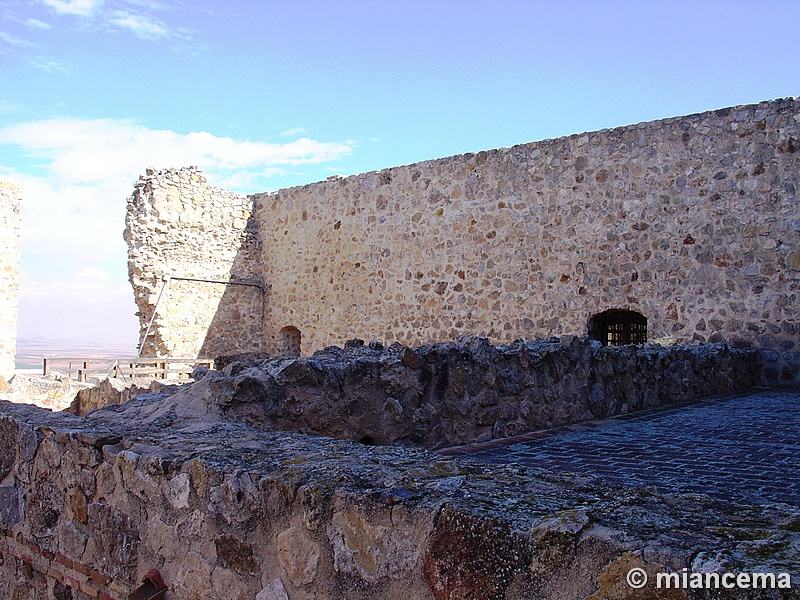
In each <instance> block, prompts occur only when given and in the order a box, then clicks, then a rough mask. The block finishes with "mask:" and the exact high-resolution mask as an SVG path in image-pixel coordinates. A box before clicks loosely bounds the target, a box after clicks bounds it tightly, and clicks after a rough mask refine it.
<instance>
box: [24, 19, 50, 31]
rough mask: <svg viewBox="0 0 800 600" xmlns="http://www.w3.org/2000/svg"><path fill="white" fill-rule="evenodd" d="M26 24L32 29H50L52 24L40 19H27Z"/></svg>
mask: <svg viewBox="0 0 800 600" xmlns="http://www.w3.org/2000/svg"><path fill="white" fill-rule="evenodd" d="M25 25H27V26H28V27H30V28H31V29H50V24H49V23H45V22H44V21H40V20H39V19H33V18H31V19H25Z"/></svg>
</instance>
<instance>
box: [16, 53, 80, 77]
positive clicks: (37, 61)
mask: <svg viewBox="0 0 800 600" xmlns="http://www.w3.org/2000/svg"><path fill="white" fill-rule="evenodd" d="M25 62H27V63H28V64H29V65H30V66H32V67H34V68H35V69H40V70H42V71H44V72H45V73H50V74H52V75H58V74H60V75H68V74H69V73H70V72H71V71H72V69H71V68H70V66H69V65H68V64H67V63H65V62H63V61H60V60H58V59H57V58H52V57H48V56H29V57H27V58H26V59H25Z"/></svg>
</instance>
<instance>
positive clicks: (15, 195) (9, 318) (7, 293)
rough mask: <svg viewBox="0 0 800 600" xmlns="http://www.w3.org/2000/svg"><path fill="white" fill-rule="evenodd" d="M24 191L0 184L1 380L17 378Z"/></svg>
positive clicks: (5, 183)
mask: <svg viewBox="0 0 800 600" xmlns="http://www.w3.org/2000/svg"><path fill="white" fill-rule="evenodd" d="M21 211H22V192H21V190H19V189H17V188H16V187H14V186H13V185H11V184H10V183H8V182H4V181H0V377H3V378H5V379H10V378H11V376H12V375H14V356H15V354H16V346H17V294H18V290H19V258H20V221H21V214H20V213H21Z"/></svg>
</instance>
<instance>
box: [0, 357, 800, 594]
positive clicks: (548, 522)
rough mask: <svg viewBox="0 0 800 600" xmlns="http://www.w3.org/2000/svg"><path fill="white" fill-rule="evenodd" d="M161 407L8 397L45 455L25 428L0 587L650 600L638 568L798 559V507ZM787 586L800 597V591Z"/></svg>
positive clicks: (734, 566) (9, 477)
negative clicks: (146, 580)
mask: <svg viewBox="0 0 800 600" xmlns="http://www.w3.org/2000/svg"><path fill="white" fill-rule="evenodd" d="M431 354H432V353H431V352H428V353H424V356H425V357H429V356H431ZM425 360H426V361H427V358H425ZM428 364H432V363H428ZM209 379H211V380H212V381H213V379H214V376H213V375H211V376H210V377H209ZM205 381H206V380H205V379H204V380H203V381H202V382H200V383H198V384H196V385H198V386H201V384H203V383H204V382H205ZM205 385H207V386H208V385H209V384H208V383H206V384H205ZM464 385H465V386H467V387H469V385H470V382H469V380H467V381H465V382H464ZM173 397H174V396H173ZM147 403H152V404H158V403H159V400H158V399H157V398H153V397H152V396H151V397H149V398H147V397H145V398H144V399H142V398H141V397H140V398H135V399H132V400H131V401H130V402H128V403H126V404H124V405H119V406H113V407H108V408H106V409H102V410H99V411H95V412H94V413H92V416H91V417H90V418H81V417H77V416H74V415H70V414H66V413H53V412H50V411H46V410H42V409H39V408H36V407H33V406H28V405H19V404H14V403H8V402H0V417H2V420H5V421H12V422H13V423H14V424H15V429H16V431H17V432H19V431H20V430H21V429H26V430H32V431H34V432H35V435H36V436H37V437H39V439H40V442H39V444H38V446H37V450H36V452H35V453H31V452H29V451H22V450H21V446H22V443H21V442H20V439H21V436H19V434H18V433H17V434H16V437H13V436H12V439H16V440H17V446H18V447H17V448H14V447H13V445H12V447H11V450H12V452H13V455H14V456H15V457H22V456H25V457H26V458H25V459H24V461H25V462H26V463H28V464H29V468H28V469H27V471H28V472H29V473H30V474H31V480H30V481H29V482H25V481H23V480H22V479H21V478H20V477H19V476H18V473H19V472H21V471H22V470H23V469H21V468H20V465H19V464H16V463H15V464H14V465H13V466H12V467H11V469H10V470H9V471H8V473H7V474H6V475H5V477H4V479H3V480H2V481H0V488H11V487H15V488H16V489H17V490H18V494H19V496H18V497H19V498H20V502H21V504H22V506H23V511H22V517H23V518H22V519H21V520H19V521H18V522H16V523H14V524H11V525H9V524H7V523H3V524H2V528H3V529H4V531H3V532H2V533H3V534H2V535H0V555H2V557H3V559H2V560H3V563H2V564H0V592H4V591H6V590H8V592H9V594H8V595H9V596H10V597H14V594H18V595H20V594H21V595H23V597H25V596H24V594H28V595H29V596H30V597H37V598H38V597H48V596H47V594H48V593H49V592H48V590H52V589H54V588H53V586H54V583H53V582H54V581H55V579H54V577H53V573H62V574H63V573H74V572H75V571H77V572H79V573H82V572H83V571H86V572H94V575H93V579H92V581H93V582H94V583H93V585H96V586H98V588H99V589H103V590H105V591H106V593H107V594H108V595H109V596H111V597H127V595H128V593H129V592H130V589H132V588H133V587H135V585H137V584H138V582H139V581H140V580H141V577H142V575H143V574H144V573H145V572H146V571H147V570H149V569H150V568H154V567H156V568H158V569H159V571H160V572H161V574H162V575H163V577H164V580H165V581H166V582H167V584H168V585H169V588H170V595H172V596H174V597H175V598H204V599H206V598H208V599H210V600H222V599H223V598H224V599H227V598H230V597H245V598H254V597H260V598H284V597H289V598H295V597H297V598H304V597H316V598H319V599H320V600H326V599H337V600H338V599H340V598H353V599H355V598H358V599H360V600H361V599H363V600H371V599H375V600H377V599H379V598H419V599H420V600H423V599H431V598H448V599H452V600H455V599H456V598H461V599H466V598H470V599H472V598H495V597H504V598H506V599H507V600H521V599H523V598H524V599H530V598H559V597H561V598H584V597H589V596H592V595H593V594H595V595H596V597H597V598H605V597H608V598H614V597H620V598H622V597H642V598H648V597H659V596H657V595H655V594H651V595H649V596H648V595H646V594H645V595H641V596H633V595H630V596H626V595H625V594H626V589H625V583H624V577H625V575H626V573H627V570H628V569H629V568H630V567H632V566H640V565H641V566H642V568H644V569H646V570H647V572H648V573H651V572H655V571H656V570H664V569H665V568H666V569H669V570H677V571H680V570H681V569H683V568H695V567H696V568H710V566H711V565H713V564H719V565H721V566H724V568H725V569H730V570H737V571H754V570H761V571H764V570H766V571H772V572H782V571H789V572H792V573H796V572H798V569H799V568H800V564H799V563H798V556H800V554H798V551H797V549H798V548H799V547H800V528H798V527H797V523H798V521H799V520H800V516H799V515H800V508H799V507H797V506H793V505H789V504H783V505H780V504H777V505H769V506H751V505H743V504H734V503H729V502H723V501H720V500H715V499H713V498H711V497H708V496H702V495H680V494H657V493H654V492H650V491H647V490H641V489H634V488H626V487H621V486H615V485H609V484H606V483H603V482H602V481H599V480H596V479H593V478H590V477H577V476H571V475H556V474H553V473H547V472H544V471H539V470H534V469H526V468H522V467H519V466H514V465H507V466H489V465H485V464H480V463H475V462H470V461H465V460H458V459H447V458H443V457H442V456H440V455H437V454H435V453H431V452H428V451H423V450H418V449H410V448H393V447H381V446H365V445H363V444H355V443H351V442H345V441H340V440H334V439H330V438H322V437H312V436H304V435H300V434H294V433H285V432H264V431H258V430H255V429H253V428H251V427H248V426H247V425H245V424H242V423H231V422H227V421H225V420H223V419H220V418H219V415H218V414H215V413H208V412H207V413H203V414H202V415H200V416H198V415H197V414H194V415H193V414H192V413H191V411H190V412H189V413H187V414H185V415H183V416H178V415H173V417H172V421H171V424H170V425H169V428H167V429H165V428H164V427H163V426H162V425H160V423H161V422H163V421H159V420H158V419H156V420H154V421H147V420H146V419H143V418H138V417H137V416H136V415H137V414H138V413H137V411H138V410H142V409H143V407H144V406H145V405H146V404H147ZM161 417H163V414H162V415H161V416H160V417H159V418H161ZM0 422H2V421H0ZM113 436H116V437H117V438H118V439H119V441H118V442H117V443H115V444H106V445H103V446H102V447H101V448H98V447H97V446H96V445H95V443H94V442H93V440H98V439H109V438H111V437H113ZM15 460H16V461H19V460H22V459H19V458H18V459H15ZM183 475H185V476H186V477H183ZM187 481H188V484H189V495H188V498H186V500H185V501H186V504H187V505H188V506H186V507H183V498H184V490H185V489H186V485H185V482H187ZM170 490H177V491H178V492H179V493H178V494H177V495H175V496H170V494H171V492H170ZM78 493H79V494H82V495H84V496H85V498H86V501H87V503H88V507H87V509H86V523H83V522H82V519H83V517H82V511H83V508H82V500H81V499H80V497H79V496H77V494H78ZM170 497H174V498H179V499H180V501H179V502H177V504H179V505H180V506H181V507H179V508H176V507H175V506H174V504H176V503H173V502H170V500H169V498H170ZM45 509H46V510H45ZM43 521H45V522H46V523H48V524H49V525H48V527H47V528H43ZM48 530H49V531H50V534H49V535H48V534H47V531H48ZM40 534H41V535H40ZM317 552H318V558H315V556H316V554H317ZM23 557H27V558H25V559H24V560H23ZM60 577H62V580H64V581H68V580H67V579H63V577H64V576H63V575H60ZM798 583H800V582H796V584H798ZM627 592H630V590H628V591H627ZM37 593H38V594H39V595H38V596H37V595H36V594H37ZM781 593H782V594H783V596H782V598H800V588H797V586H795V587H794V588H793V589H790V590H782V591H781ZM664 597H665V598H667V597H670V596H664ZM688 597H691V598H697V600H700V598H701V597H703V596H701V595H699V594H694V595H692V594H688ZM731 597H733V598H741V599H742V600H744V599H745V598H747V599H748V600H749V599H750V598H752V597H753V596H752V595H748V594H739V595H737V594H733V595H732V596H731Z"/></svg>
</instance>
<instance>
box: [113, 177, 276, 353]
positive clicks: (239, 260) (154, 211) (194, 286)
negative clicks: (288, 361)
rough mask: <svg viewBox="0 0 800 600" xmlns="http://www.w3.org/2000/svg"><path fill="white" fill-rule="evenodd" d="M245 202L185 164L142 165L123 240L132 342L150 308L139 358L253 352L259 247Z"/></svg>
mask: <svg viewBox="0 0 800 600" xmlns="http://www.w3.org/2000/svg"><path fill="white" fill-rule="evenodd" d="M251 206H252V203H251V201H250V200H249V199H248V198H247V197H246V196H243V195H241V194H234V193H233V192H229V191H226V190H220V189H217V188H214V187H211V186H209V185H208V183H207V182H206V179H205V177H204V176H203V174H202V173H201V172H200V171H198V170H197V169H196V168H193V167H190V168H188V169H180V170H176V169H169V170H164V171H156V170H153V169H148V171H147V174H146V175H145V176H142V177H141V178H140V179H139V181H138V182H137V184H136V188H135V190H134V193H133V195H132V196H131V197H130V198H129V199H128V213H127V216H126V222H125V225H126V226H125V239H126V241H128V273H129V277H130V280H131V284H132V285H133V290H134V297H135V300H136V304H137V306H138V308H139V323H140V339H141V338H142V337H143V336H144V335H145V333H146V331H147V328H148V324H149V323H150V321H151V318H152V316H153V311H154V310H155V311H156V315H155V319H154V321H153V325H152V327H151V329H150V334H149V335H148V336H147V337H148V339H147V343H146V344H145V345H144V350H143V353H142V354H143V355H144V356H159V357H160V356H172V357H183V356H191V357H198V356H202V357H206V356H210V357H214V356H218V355H220V354H230V353H231V352H236V351H242V352H246V351H250V350H257V349H259V347H260V329H261V319H262V313H263V304H264V293H263V288H261V287H256V285H260V283H261V272H260V261H261V250H260V247H259V241H258V235H257V232H256V231H255V225H254V222H253V219H252V210H251ZM165 277H168V278H169V281H165ZM213 282H228V283H213ZM230 282H233V283H230ZM241 283H246V284H248V285H241ZM165 284H166V285H165ZM162 290H163V292H162ZM159 295H161V300H160V301H159V300H158V298H159ZM156 304H158V308H157V309H156Z"/></svg>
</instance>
